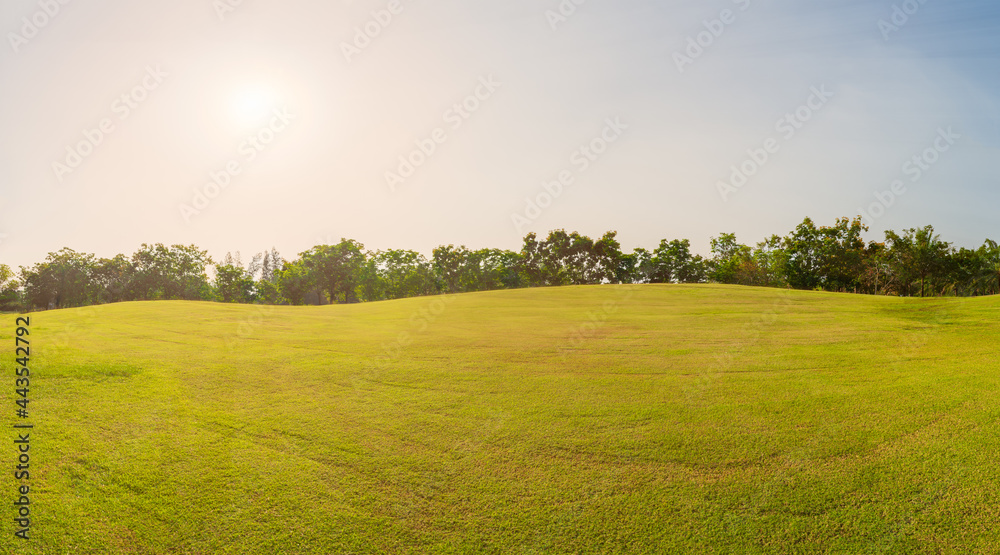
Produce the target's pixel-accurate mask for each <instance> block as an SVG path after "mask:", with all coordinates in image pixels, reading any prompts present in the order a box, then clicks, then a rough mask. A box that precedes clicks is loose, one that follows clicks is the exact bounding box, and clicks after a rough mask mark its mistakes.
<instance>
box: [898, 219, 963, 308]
mask: <svg viewBox="0 0 1000 555" xmlns="http://www.w3.org/2000/svg"><path fill="white" fill-rule="evenodd" d="M885 235H886V240H887V242H888V243H889V245H890V247H889V248H890V251H891V253H892V261H893V264H894V266H895V268H896V270H897V271H898V272H899V274H900V275H902V276H905V277H906V278H909V279H908V280H906V281H905V283H906V286H905V289H906V290H907V293H909V289H910V286H909V284H910V283H912V281H913V280H914V279H916V280H919V282H920V291H919V296H921V297H923V296H924V292H925V289H926V288H925V283H926V280H927V278H928V277H933V276H934V275H935V274H936V273H937V272H938V271H939V270H941V269H942V268H943V265H944V263H945V260H946V257H947V256H948V254H949V253H950V251H951V245H950V244H949V243H945V242H943V241H941V238H940V237H939V236H938V235H935V234H934V226H930V225H928V226H924V227H922V228H916V229H914V228H911V229H907V230H905V231H904V233H903V235H902V236H900V235H898V234H896V232H894V231H887V232H886V233H885ZM904 279H905V278H904Z"/></svg>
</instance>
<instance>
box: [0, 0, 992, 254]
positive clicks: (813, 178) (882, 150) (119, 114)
mask: <svg viewBox="0 0 1000 555" xmlns="http://www.w3.org/2000/svg"><path fill="white" fill-rule="evenodd" d="M575 1H576V2H577V3H580V5H578V6H577V5H576V4H575V3H574V2H573V1H572V0H566V1H562V2H560V0H549V1H540V0H531V1H527V0H507V1H505V2H482V1H470V0H464V1H458V0H435V1H433V2H432V1H430V0H399V1H398V2H389V1H388V0H354V1H351V0H330V1H326V2H321V1H315V0H284V1H282V2H276V1H266V0H243V1H242V2H239V1H238V0H215V1H213V0H172V1H171V2H155V3H154V2H136V1H135V0H131V1H125V0H89V1H82V0H7V1H6V2H4V3H3V6H2V8H0V10H2V13H0V31H2V32H3V33H4V36H5V41H4V45H3V46H2V47H0V75H2V85H0V87H2V88H0V117H2V119H0V121H2V126H0V262H4V263H7V264H11V265H14V266H16V265H22V264H25V265H26V264H30V263H34V262H39V261H41V260H43V259H44V258H45V255H46V253H48V252H50V251H55V250H58V249H59V248H62V247H64V246H67V247H71V248H74V249H76V250H79V251H85V252H93V253H96V254H98V255H100V256H111V255H114V254H116V253H125V254H130V253H132V252H133V251H134V250H135V249H136V248H137V247H138V246H139V244H140V243H143V242H147V243H153V242H162V243H167V244H173V243H184V244H188V243H195V244H197V245H199V246H201V247H202V248H205V249H208V250H209V251H210V253H211V254H212V255H213V256H214V257H216V258H221V257H222V255H224V254H225V252H226V251H229V250H234V251H235V250H241V251H242V252H243V253H244V254H245V255H246V254H250V253H253V252H258V251H262V250H264V249H268V248H270V247H272V246H274V247H277V248H278V249H279V250H280V251H281V252H282V253H283V254H284V255H285V256H286V257H288V258H291V257H293V256H294V255H295V254H296V253H298V252H300V251H302V250H305V249H307V248H309V247H311V246H313V245H315V244H318V243H321V242H326V241H337V240H339V239H340V238H341V237H349V238H353V239H357V240H359V241H361V242H362V243H364V244H365V245H366V246H367V247H369V248H371V249H380V248H382V249H384V248H409V249H414V250H418V251H421V252H423V253H425V254H429V253H430V251H431V250H432V249H433V248H434V247H435V246H437V245H440V244H448V243H455V244H466V245H468V246H470V247H487V246H489V247H494V246H495V247H503V248H510V249H514V250H517V249H518V248H519V246H520V242H521V237H523V235H524V234H525V233H527V232H528V231H536V232H538V233H539V234H544V233H546V232H547V231H548V230H550V229H555V228H566V229H567V230H578V231H581V232H584V233H587V234H590V235H592V236H598V235H600V234H602V233H603V232H604V231H606V230H610V229H614V230H618V231H619V238H620V240H621V241H622V243H623V247H625V248H627V249H630V248H633V247H636V246H645V247H654V246H655V245H656V244H657V243H658V242H659V240H660V239H662V238H670V239H672V238H690V239H691V240H692V242H693V245H694V247H695V249H696V250H698V251H700V252H705V251H707V245H708V241H709V238H710V237H711V236H713V235H718V234H719V233H721V232H730V231H731V232H736V233H737V236H738V238H739V239H740V240H741V241H743V242H746V243H754V242H756V241H758V240H761V239H763V238H764V236H766V235H769V234H771V233H781V234H784V233H786V232H787V231H789V230H791V229H792V228H793V227H794V226H795V224H797V223H798V222H799V221H801V219H802V218H803V217H805V216H810V217H812V218H814V219H816V220H818V221H819V222H820V223H830V222H832V220H833V219H834V218H835V217H838V216H853V215H856V214H858V213H859V211H861V210H864V211H866V212H868V213H869V214H870V215H872V216H873V217H872V218H871V225H872V228H873V233H871V234H870V238H881V236H882V230H884V229H886V228H892V229H901V228H905V227H913V226H919V225H925V224H928V223H930V224H934V225H935V226H936V227H937V228H938V230H939V231H940V232H941V233H943V235H944V237H945V239H948V240H952V241H956V242H957V243H959V244H961V245H968V246H978V245H979V244H980V243H981V242H982V240H983V239H984V238H985V237H987V236H989V237H993V238H997V239H1000V228H998V226H997V218H996V215H997V208H996V206H997V201H998V197H1000V194H998V192H997V187H996V186H995V184H996V174H997V172H996V168H995V163H996V161H997V160H1000V156H997V154H998V146H1000V124H998V122H1000V119H998V118H1000V105H998V98H997V96H998V91H1000V87H998V84H1000V73H998V69H1000V63H998V55H1000V41H998V40H997V38H996V37H997V36H1000V33H998V31H1000V4H997V3H996V2H995V1H980V0H967V1H957V0H926V1H925V2H924V3H920V2H919V1H918V0H906V1H900V0H895V1H872V0H867V1H855V0H844V1H835V0H814V1H810V2H802V1H801V0H772V1H768V0H711V1H705V0H700V1H686V0H673V1H670V2H653V1H640V0H616V1H614V2H612V1H611V0H587V1H582V2H581V0H575ZM64 3H65V4H64ZM235 4H239V5H237V6H234V5H235ZM894 6H895V9H894ZM570 8H573V9H570ZM560 9H562V10H563V14H565V15H561V14H560ZM392 12H395V13H392ZM907 12H909V13H907ZM880 22H881V23H880ZM366 30H367V34H368V35H373V36H371V37H370V36H367V35H364V33H365V31H366ZM359 33H362V35H359ZM699 40H700V41H701V44H700V45H699V44H697V43H698V41H699ZM817 93H820V94H817ZM831 95H832V96H831ZM810 105H811V107H810ZM796 114H797V115H796ZM788 115H791V116H792V120H791V121H790V120H788V119H786V118H787V117H788ZM782 120H784V121H782ZM102 127H103V130H102ZM421 147H422V148H423V150H425V151H428V152H431V153H430V154H424V153H423V152H421V151H420V148H421ZM581 148H585V149H586V150H581ZM768 149H769V150H770V151H771V152H768ZM928 149H930V150H928ZM765 156H766V161H764V160H765ZM914 156H919V158H918V159H917V160H916V161H913V160H912V158H913V157H914ZM400 157H404V158H406V157H409V158H411V159H412V160H413V161H414V162H416V163H415V164H413V167H412V168H410V167H407V165H405V164H403V167H402V168H401V167H400V166H401V162H400ZM754 158H756V159H757V161H754ZM908 161H909V165H906V164H907V163H908ZM734 166H735V167H737V168H739V167H741V166H743V167H745V168H747V169H749V170H752V173H753V175H752V176H750V177H749V178H748V179H747V180H746V183H745V184H744V185H742V186H741V187H739V188H736V187H734V181H735V183H736V184H740V183H742V180H741V179H740V178H739V176H736V177H735V179H734V176H733V175H732V174H733V170H732V169H731V168H732V167H734ZM411 170H412V175H410V173H411ZM388 172H392V173H394V174H397V175H398V176H399V178H398V179H397V178H396V177H392V176H388V177H387V173H388ZM212 175H214V176H215V178H214V179H215V180H216V181H217V182H219V183H221V184H224V185H226V186H225V187H218V186H216V185H214V184H211V183H212V180H213V178H212V177H211V176H212ZM560 177H562V179H563V182H564V183H563V184H559V185H555V184H552V183H553V182H558V181H559V179H560ZM897 180H898V181H900V182H902V183H900V184H898V185H903V186H905V192H904V193H902V194H896V195H884V194H881V195H880V198H881V199H882V200H881V201H879V200H878V199H877V198H876V196H875V193H877V192H881V191H891V190H892V183H893V182H894V181H897ZM545 183H550V184H549V186H548V187H549V189H551V191H553V192H555V193H559V194H558V195H552V196H554V197H555V198H551V203H550V205H548V204H549V203H548V202H547V200H549V199H550V197H546V196H544V195H543V196H542V198H541V199H539V200H540V201H541V202H542V204H546V205H547V207H544V208H542V209H539V210H534V209H527V203H526V200H525V199H526V198H532V199H538V196H539V195H541V194H543V193H544V194H548V193H546V188H545V186H544V185H543V184H545ZM720 183H727V184H726V185H720ZM560 188H561V191H560ZM901 190H902V189H900V188H899V187H898V186H897V191H901ZM720 191H721V193H720ZM203 195H204V196H203ZM209 197H214V198H209ZM875 202H881V204H882V205H888V206H887V207H886V206H883V207H881V209H880V208H879V207H876V208H875V209H874V210H873V211H870V210H871V209H870V206H871V205H872V203H875ZM195 211H197V213H196V212H195ZM869 211H870V212H869ZM514 216H517V217H516V218H515V217H514Z"/></svg>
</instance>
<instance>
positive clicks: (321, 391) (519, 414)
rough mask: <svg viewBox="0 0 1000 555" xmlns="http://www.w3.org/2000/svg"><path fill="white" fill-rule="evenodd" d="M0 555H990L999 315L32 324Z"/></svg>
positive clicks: (116, 312) (7, 393) (261, 317)
mask: <svg viewBox="0 0 1000 555" xmlns="http://www.w3.org/2000/svg"><path fill="white" fill-rule="evenodd" d="M31 318H32V321H31V323H32V327H31V340H32V355H34V356H33V357H32V360H31V363H32V364H31V368H32V384H31V385H32V388H31V397H32V399H33V400H32V401H31V403H30V409H31V413H32V420H33V422H34V423H35V425H36V429H35V430H34V431H33V432H32V438H33V439H32V459H31V465H32V480H31V483H32V486H33V490H32V491H33V496H32V516H33V522H32V528H33V531H32V534H33V536H34V537H33V539H32V540H30V542H24V541H21V540H15V539H13V524H12V520H13V514H14V513H13V509H12V502H13V500H14V499H15V482H14V480H13V466H14V464H15V462H14V459H15V457H16V452H15V448H14V446H13V443H12V442H13V440H14V439H15V436H14V433H13V430H11V429H10V427H9V424H12V423H14V422H15V418H14V409H15V408H16V407H15V405H14V391H13V390H14V383H13V381H14V380H13V374H14V371H13V368H14V361H13V358H14V348H13V344H14V341H13V339H12V335H13V331H14V317H13V316H9V317H5V318H4V322H5V323H4V324H3V327H2V329H0V340H2V343H3V344H4V345H7V346H8V348H7V349H6V351H5V354H3V358H2V365H0V367H2V369H3V372H4V375H5V376H10V377H11V378H10V379H9V380H4V382H3V384H4V386H3V387H4V391H3V396H2V398H3V399H4V405H5V406H6V407H7V408H6V409H4V417H5V418H4V421H5V422H7V423H8V426H7V429H8V432H7V436H8V437H6V438H0V440H2V441H3V443H4V444H5V445H7V447H6V448H4V452H5V453H6V454H5V455H3V457H0V461H2V464H3V466H4V468H3V469H2V472H0V501H2V506H3V507H6V509H4V510H3V511H4V514H2V515H0V522H3V526H2V529H3V537H2V539H0V552H2V553H12V554H13V553H18V554H20V553H39V554H62V553H67V554H68V553H73V554H78V553H79V554H85V553H102V554H103V553H199V554H200V553H232V554H257V553H261V554H267V553H295V554H299V553H316V554H327V553H330V554H333V553H995V552H996V549H997V547H996V546H998V545H1000V527H998V526H997V522H1000V460H998V459H1000V421H998V420H1000V362H998V353H1000V347H998V346H1000V298H980V299H968V300H963V299H926V300H924V299H896V298H874V297H866V296H855V295H837V294H825V293H811V292H790V291H781V290H771V289H754V288H739V287H726V286H636V287H625V286H622V287H612V286H602V287H576V288H557V289H534V290H518V291H502V292H493V293H479V294H470V295H460V296H454V297H432V298H417V299H406V300H401V301H393V302H386V303H372V304H364V305H348V306H327V307H301V308H299V307H254V306H235V305H220V304H208V303H185V302H158V303H127V304H118V305H109V306H101V307H94V308H86V309H78V310H77V309H74V310H66V311H53V312H43V313H36V314H33V315H32V316H31Z"/></svg>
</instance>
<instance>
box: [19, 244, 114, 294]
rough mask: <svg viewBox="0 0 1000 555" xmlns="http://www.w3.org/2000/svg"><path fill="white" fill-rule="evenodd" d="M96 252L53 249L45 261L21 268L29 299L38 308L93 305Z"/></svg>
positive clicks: (25, 291)
mask: <svg viewBox="0 0 1000 555" xmlns="http://www.w3.org/2000/svg"><path fill="white" fill-rule="evenodd" d="M93 266H94V255H92V254H81V253H78V252H76V251H74V250H73V249H68V248H64V249H62V250H60V251H59V252H50V253H49V255H48V257H47V258H46V260H45V262H43V263H41V264H36V265H34V266H33V267H31V268H24V267H22V268H21V277H22V280H23V281H24V294H25V301H26V302H27V304H28V305H29V308H31V307H37V308H43V309H45V308H50V307H51V308H68V307H76V306H86V305H88V304H91V302H92V301H93V300H94V297H95V296H96V295H95V293H96V291H95V288H94V284H93V282H92V278H91V274H92V272H93Z"/></svg>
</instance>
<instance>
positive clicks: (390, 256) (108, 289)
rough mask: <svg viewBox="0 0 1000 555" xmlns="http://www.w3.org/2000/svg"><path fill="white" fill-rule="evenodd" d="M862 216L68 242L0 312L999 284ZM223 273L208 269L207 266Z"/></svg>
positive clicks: (12, 277)
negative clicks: (768, 232) (241, 248)
mask: <svg viewBox="0 0 1000 555" xmlns="http://www.w3.org/2000/svg"><path fill="white" fill-rule="evenodd" d="M867 230H868V228H867V227H866V226H865V225H864V224H863V223H862V221H861V219H860V218H857V219H853V220H852V219H848V218H841V219H838V220H837V221H836V223H835V224H834V225H833V226H828V227H817V226H816V225H815V224H814V223H813V222H812V220H810V219H808V218H807V219H805V220H804V221H803V222H802V223H801V224H799V225H798V226H797V227H796V228H795V230H794V231H792V232H791V233H789V234H788V235H786V236H783V237H782V236H778V235H774V236H772V237H770V238H768V239H767V240H765V241H763V242H760V243H757V244H756V245H754V246H749V245H744V244H741V243H739V242H737V240H736V236H735V235H734V234H731V233H724V234H722V235H720V236H719V237H715V238H713V239H712V242H711V246H712V252H711V257H710V258H704V257H702V256H700V255H697V254H692V253H691V249H690V242H689V241H688V240H686V239H681V240H678V239H675V240H666V239H664V240H663V241H661V242H660V244H659V246H658V247H657V248H655V249H654V250H652V251H649V250H646V249H643V248H638V249H635V250H634V251H632V252H631V253H624V252H622V250H621V245H620V244H619V243H618V241H617V239H616V235H617V233H616V232H613V231H611V232H608V233H606V234H604V236H603V237H601V238H600V239H598V240H596V241H595V240H593V239H591V238H590V237H587V236H585V235H580V234H579V233H576V232H573V233H567V232H566V231H564V230H556V231H552V232H550V233H549V235H548V237H546V238H545V239H543V240H539V238H538V237H537V236H536V235H535V234H534V233H530V234H528V235H527V236H526V237H525V238H524V242H523V244H522V246H521V250H520V251H519V252H515V251H510V250H501V249H480V250H472V249H468V248H466V247H464V246H461V247H455V246H454V245H448V246H441V247H438V248H436V249H434V251H433V253H432V256H431V258H429V259H428V258H426V257H425V256H424V255H422V254H420V253H417V252H414V251H409V250H386V251H381V250H380V251H368V250H365V247H364V245H362V244H361V243H358V242H357V241H354V240H351V239H343V240H341V242H340V243H338V244H336V245H319V246H316V247H313V248H311V249H309V250H307V251H305V252H303V253H300V254H299V255H298V258H296V259H294V260H291V261H289V260H285V259H284V258H282V257H281V255H280V254H279V253H278V252H277V251H276V250H274V249H272V250H270V251H265V252H262V253H260V254H257V255H256V256H254V257H252V258H251V259H250V260H249V261H247V262H246V263H244V262H243V261H242V260H241V259H240V254H239V253H238V252H237V253H236V255H235V256H233V255H232V254H227V255H226V257H225V258H224V259H223V260H222V261H220V262H218V263H216V262H214V261H213V260H212V258H211V257H210V256H208V253H207V252H206V251H203V250H200V249H199V248H197V247H196V246H194V245H188V246H184V245H173V246H170V247H167V246H164V245H162V244H155V245H146V244H143V245H142V247H141V248H140V249H139V250H138V251H136V252H135V253H134V254H132V255H131V256H125V255H118V256H115V257H114V258H110V259H108V258H97V257H96V256H94V255H92V254H82V253H78V252H76V251H73V250H71V249H63V250H60V251H59V252H55V253H49V255H48V257H47V258H46V260H45V261H44V262H41V263H38V264H35V265H33V266H31V267H21V268H20V271H19V272H14V271H12V270H11V269H10V268H9V267H7V266H4V265H0V310H4V311H30V310H37V309H51V308H67V307H78V306H85V305H91V304H104V303H114V302H122V301H139V300H159V299H183V300H203V301H219V302H227V303H263V304H292V305H301V304H328V303H354V302H364V301H380V300H388V299H398V298H403V297H413V296H421V295H434V294H439V293H461V292H471V291H489V290H495V289H517V288H523V287H543V286H557V285H588V284H603V283H707V282H713V283H727V284H741V285H756V286H767V287H785V288H795V289H809V290H824V291H840V292H853V293H866V294H874V295H901V296H976V295H991V294H997V293H1000V247H998V245H997V243H996V242H995V241H992V240H987V241H986V242H985V243H984V244H983V245H982V246H981V247H980V248H978V249H976V250H970V249H966V248H961V249H956V248H954V247H953V246H952V245H951V244H950V243H947V242H944V241H942V240H941V238H940V237H939V236H938V235H936V234H935V233H934V228H933V227H932V226H927V227H923V228H916V229H908V230H905V231H903V232H902V233H896V232H894V231H889V232H886V236H885V241H883V242H874V241H872V242H865V241H864V239H862V234H863V233H864V232H865V231H867ZM210 269H214V272H212V274H213V276H212V277H211V278H210V277H209V270H210Z"/></svg>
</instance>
